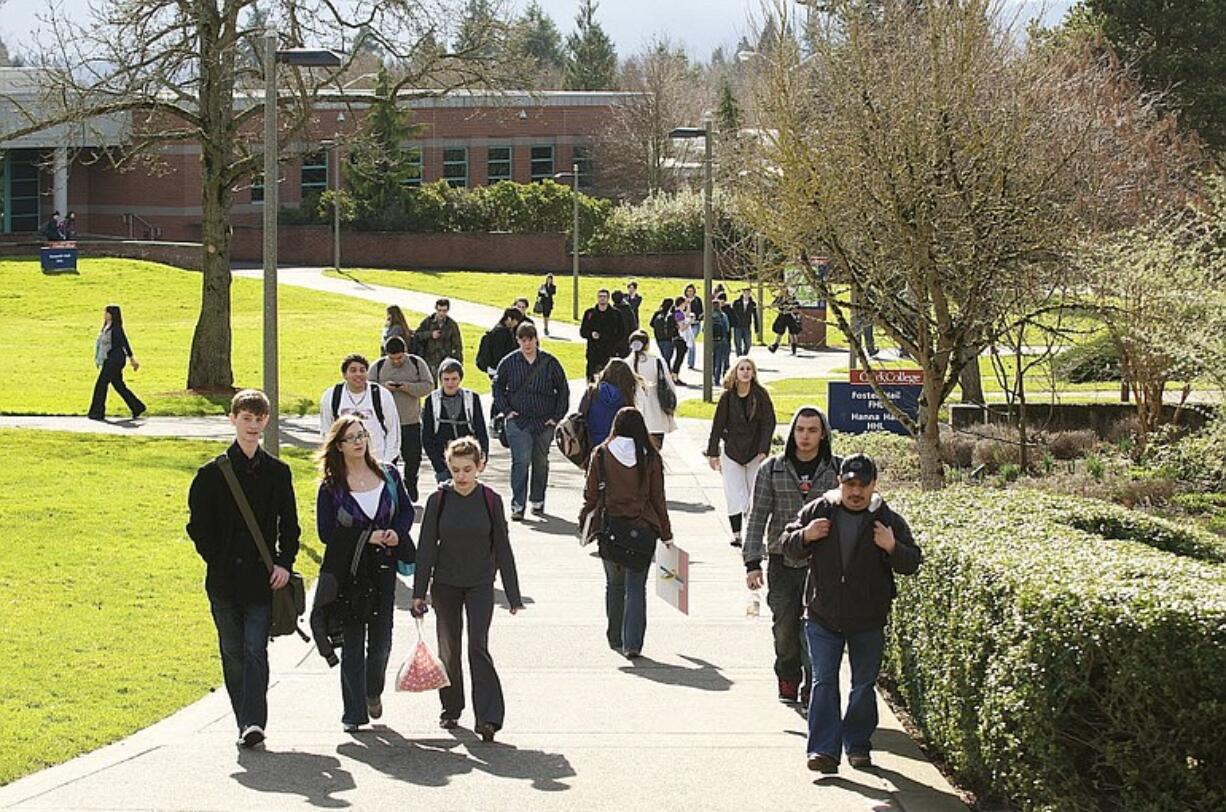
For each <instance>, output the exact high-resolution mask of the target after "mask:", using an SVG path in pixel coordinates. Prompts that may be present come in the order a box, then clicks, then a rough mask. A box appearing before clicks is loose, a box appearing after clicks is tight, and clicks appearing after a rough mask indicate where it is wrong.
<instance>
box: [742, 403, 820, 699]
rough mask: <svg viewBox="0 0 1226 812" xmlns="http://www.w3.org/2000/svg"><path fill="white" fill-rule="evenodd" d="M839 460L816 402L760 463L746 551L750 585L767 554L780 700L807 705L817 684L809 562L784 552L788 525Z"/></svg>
mask: <svg viewBox="0 0 1226 812" xmlns="http://www.w3.org/2000/svg"><path fill="white" fill-rule="evenodd" d="M840 462H841V460H840V459H839V458H838V457H836V456H835V455H834V453H833V452H832V451H831V447H830V424H829V422H827V420H826V415H825V414H824V413H823V412H822V410H821V409H819V408H817V407H816V406H801V407H800V408H799V409H797V410H796V413H795V414H794V415H792V425H791V428H790V429H789V430H788V436H787V442H786V443H785V444H784V448H783V453H782V454H776V455H775V456H772V457H770V458H768V459H767V460H766V462H764V463H762V465H761V467H760V468H758V476H757V479H756V481H755V482H754V488H753V500H752V507H751V508H750V510H749V518H748V520H747V521H746V523H745V547H744V549H743V550H742V553H741V555H742V556H743V557H744V560H745V569H746V571H747V575H746V584H747V585H748V587H749V588H750V589H751V590H758V589H761V588H762V559H763V558H765V559H767V578H766V585H767V593H766V604H767V606H769V607H770V610H771V616H772V623H771V631H772V632H773V633H774V638H775V677H776V679H777V680H778V683H779V701H781V702H799V703H800V704H801V706H802V707H808V705H809V691H810V688H811V687H812V685H813V680H812V676H813V670H812V668H811V667H810V663H809V645H808V643H807V641H806V640H805V628H804V622H803V620H802V615H803V614H804V605H805V573H806V571H807V569H808V563H807V562H806V561H805V560H804V559H798V558H788V557H787V556H785V555H784V554H783V530H784V527H786V526H787V523H788V522H790V521H792V520H793V519H795V518H796V514H797V513H799V512H800V509H801V508H802V507H804V506H805V505H806V504H807V503H809V502H812V501H813V500H814V499H817V498H818V497H820V496H821V495H822V494H824V493H825V492H826V491H828V490H829V489H831V488H833V487H835V486H836V485H837V484H838V475H839V464H840Z"/></svg>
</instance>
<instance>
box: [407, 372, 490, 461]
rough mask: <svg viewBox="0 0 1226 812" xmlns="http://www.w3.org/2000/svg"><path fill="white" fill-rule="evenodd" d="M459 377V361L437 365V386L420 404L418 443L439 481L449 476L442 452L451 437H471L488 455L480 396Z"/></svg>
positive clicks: (485, 455)
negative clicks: (462, 384) (419, 437)
mask: <svg viewBox="0 0 1226 812" xmlns="http://www.w3.org/2000/svg"><path fill="white" fill-rule="evenodd" d="M463 380H464V365H463V364H461V363H460V362H459V361H457V360H455V359H454V358H448V359H447V360H446V361H443V363H442V364H441V365H440V366H439V369H438V381H439V387H438V389H435V390H434V391H433V392H431V393H430V396H429V397H427V398H426V400H425V402H424V403H423V404H422V407H421V444H422V447H423V448H425V450H426V456H427V457H429V458H430V464H431V466H433V468H434V478H435V479H436V480H437V481H439V482H446V481H447V480H448V478H450V476H451V472H450V470H449V469H448V468H447V458H446V456H445V452H446V450H447V444H448V443H450V442H451V441H452V440H456V439H459V438H460V437H472V438H474V439H475V440H476V441H477V444H478V445H480V446H481V453H482V454H483V455H484V457H485V459H487V460H488V459H489V457H490V435H489V432H488V430H487V429H486V426H485V414H484V413H483V412H482V406H481V396H480V395H478V394H477V393H476V392H474V391H473V390H471V389H465V388H464V387H462V386H460V383H461V382H462V381H463Z"/></svg>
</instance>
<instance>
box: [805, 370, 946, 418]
mask: <svg viewBox="0 0 1226 812" xmlns="http://www.w3.org/2000/svg"><path fill="white" fill-rule="evenodd" d="M873 375H874V377H876V379H877V383H878V384H879V385H880V386H881V387H882V389H883V391H884V392H885V395H886V397H888V398H889V399H890V400H892V401H893V402H894V403H895V405H897V406H898V407H899V408H900V409H902V411H903V413H904V414H906V415H908V416H909V417H911V418H912V419H917V418H918V417H919V398H920V393H921V392H922V391H923V387H924V372H923V370H919V369H880V370H876V371H875V372H874V373H873ZM848 378H849V380H848V381H847V382H842V381H831V382H830V383H829V384H827V386H828V387H829V388H828V401H827V403H828V406H829V412H830V427H831V428H832V429H835V430H837V431H845V432H849V433H851V434H863V433H864V432H869V431H892V432H894V433H895V434H906V433H907V430H906V429H905V428H903V425H902V423H901V422H899V421H898V419H897V418H896V417H894V415H892V414H890V412H889V410H887V409H886V407H885V405H884V404H883V403H882V402H881V400H880V399H879V398H878V397H877V393H876V392H874V391H873V387H872V384H871V383H870V381H869V375H868V373H867V372H866V371H864V370H862V369H853V370H851V373H850V374H849V376H848Z"/></svg>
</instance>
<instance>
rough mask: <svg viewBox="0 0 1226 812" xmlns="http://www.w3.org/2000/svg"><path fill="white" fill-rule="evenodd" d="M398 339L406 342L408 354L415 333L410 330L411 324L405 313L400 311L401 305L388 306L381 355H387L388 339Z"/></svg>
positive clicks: (380, 338) (380, 344)
mask: <svg viewBox="0 0 1226 812" xmlns="http://www.w3.org/2000/svg"><path fill="white" fill-rule="evenodd" d="M393 337H398V338H400V339H401V340H402V341H404V347H405V352H408V351H409V349H410V347H409V343H410V341H411V340H412V338H413V333H412V331H411V330H409V323H408V321H406V320H405V318H404V312H403V311H402V310H401V309H400V305H388V306H387V319H386V320H385V321H384V322H383V334H382V335H381V336H380V337H379V354H380V355H387V354H388V353H387V342H388V339H391V338H393Z"/></svg>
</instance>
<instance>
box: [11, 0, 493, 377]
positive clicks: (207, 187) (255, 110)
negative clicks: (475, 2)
mask: <svg viewBox="0 0 1226 812" xmlns="http://www.w3.org/2000/svg"><path fill="white" fill-rule="evenodd" d="M459 5H460V3H459V2H458V0H355V2H348V3H344V4H334V3H332V2H330V0H277V1H276V2H269V3H265V4H263V6H262V7H261V8H262V9H263V11H262V12H256V11H255V9H256V0H194V1H193V2H175V0H100V1H99V2H98V3H96V4H93V5H91V6H90V10H89V12H88V13H87V14H86V15H84V17H73V16H63V15H58V14H57V15H53V16H51V17H49V18H47V19H45V20H44V21H43V29H42V30H41V31H40V34H39V40H40V42H39V47H38V48H37V53H39V54H42V55H43V56H42V62H41V64H40V65H39V67H41V68H42V70H43V71H44V74H45V76H44V78H43V79H42V80H41V82H42V86H43V87H44V88H46V91H45V92H44V93H43V94H42V96H41V98H40V99H39V100H38V103H37V104H36V105H31V106H30V107H28V108H27V107H22V106H21V102H20V100H19V99H16V98H8V99H6V101H7V102H8V103H9V104H10V105H15V106H16V107H17V110H18V113H19V114H20V115H22V116H23V117H24V123H23V124H22V126H20V128H18V129H17V130H15V131H13V132H9V133H5V134H4V136H3V137H5V138H14V137H17V136H20V135H24V134H29V133H33V132H38V131H41V130H45V129H48V128H52V127H56V126H59V125H65V124H70V125H76V126H79V127H83V128H90V127H92V126H95V124H96V123H97V122H99V121H105V120H108V119H111V120H113V119H114V117H116V116H126V117H129V119H130V124H129V126H128V127H127V138H126V140H125V142H124V143H123V145H122V146H119V147H112V148H109V149H107V150H106V155H105V158H106V159H107V160H109V161H111V162H112V163H113V164H114V165H115V166H116V167H119V168H123V167H126V166H129V165H131V164H132V163H133V162H136V161H139V160H143V159H144V160H147V159H151V156H156V152H157V150H158V149H159V148H160V147H161V146H163V145H165V144H169V143H177V142H195V143H198V144H199V145H200V148H201V156H200V164H201V176H202V177H201V207H202V212H203V213H202V218H201V220H202V243H203V246H202V252H203V253H202V256H203V263H202V264H203V270H204V273H203V280H202V294H201V306H200V316H199V320H198V321H197V324H196V329H195V333H194V335H193V337H192V348H191V357H190V361H189V365H188V374H187V386H188V388H190V389H197V390H217V389H227V388H230V387H231V386H232V385H233V382H234V376H233V371H232V366H231V327H230V284H231V277H230V211H231V207H232V205H233V203H234V190H235V187H236V186H239V185H241V184H244V183H247V182H249V181H250V178H252V177H253V176H256V175H257V174H258V173H259V171H260V169H261V166H262V152H260V150H261V149H262V147H263V145H262V143H261V136H260V127H261V124H262V118H263V98H262V95H261V94H260V93H259V88H262V87H263V86H264V74H263V66H262V63H261V61H260V60H258V59H252V58H250V55H251V54H252V53H253V49H254V53H262V52H263V35H264V31H263V30H260V29H259V28H258V27H251V22H252V21H256V23H257V25H258V23H259V21H260V20H262V19H264V18H265V17H264V13H265V12H266V13H267V18H268V19H271V20H272V21H273V22H274V23H275V24H276V25H277V26H278V28H279V42H280V46H281V47H295V46H313V47H323V46H328V45H333V46H337V47H339V46H340V45H341V43H342V42H348V43H354V42H355V41H359V40H360V42H361V44H362V46H363V47H361V48H357V49H354V50H353V52H352V53H350V54H347V55H345V59H346V64H344V65H342V66H341V67H340V68H339V69H330V70H322V69H297V68H285V67H283V68H281V69H280V71H279V73H280V74H281V75H280V76H279V77H278V80H277V83H278V87H279V88H282V91H281V92H280V93H279V95H278V107H279V113H278V116H279V123H280V124H281V127H280V142H279V143H278V145H277V149H278V155H280V156H284V157H286V158H288V157H291V156H290V155H289V154H288V149H287V147H288V146H289V145H291V144H293V143H301V142H302V139H303V137H304V135H305V134H306V133H307V131H308V130H309V128H310V123H311V120H312V113H311V110H312V106H313V104H314V103H316V102H318V101H324V100H336V99H344V98H346V97H345V96H344V94H343V93H342V92H341V91H342V84H341V82H342V81H343V80H342V79H341V77H347V76H352V71H351V68H352V65H353V63H354V61H355V60H358V59H366V60H369V59H370V56H369V53H370V51H372V50H374V51H377V52H380V53H381V54H382V55H383V58H384V59H385V60H387V61H388V62H390V63H392V64H394V65H395V66H397V70H398V78H397V81H396V83H395V86H394V88H393V92H394V93H396V94H397V95H398V96H400V97H401V98H408V97H409V96H410V95H414V96H422V95H441V94H445V93H447V92H449V91H450V90H452V89H454V88H456V87H462V86H469V85H473V84H482V85H486V86H488V85H490V84H497V80H498V76H497V71H496V69H495V66H494V65H492V64H491V61H490V60H489V58H488V54H487V52H486V50H485V49H484V45H483V44H484V42H485V39H484V38H483V37H481V36H480V35H479V32H470V36H469V37H468V42H470V43H473V44H472V45H471V47H470V48H468V49H467V50H460V51H458V52H456V53H453V54H445V53H444V52H443V49H442V48H440V47H439V46H438V45H437V43H439V42H445V41H448V40H450V39H451V37H452V35H453V34H454V32H455V26H456V24H457V21H458V20H459V19H460V14H459V13H458V6H459ZM423 87H431V88H437V89H435V90H430V91H424V92H423V91H413V92H412V93H411V94H410V93H409V91H408V89H410V88H423ZM349 98H350V99H351V98H352V97H349Z"/></svg>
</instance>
